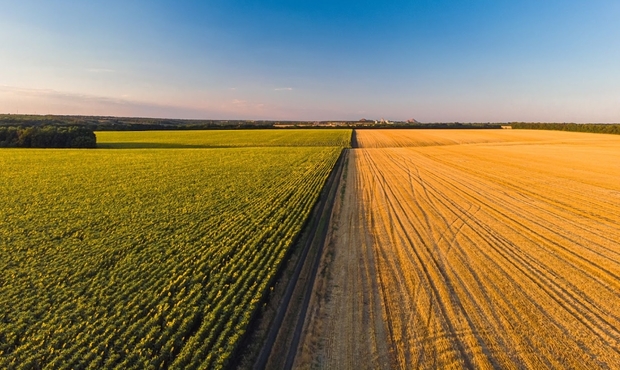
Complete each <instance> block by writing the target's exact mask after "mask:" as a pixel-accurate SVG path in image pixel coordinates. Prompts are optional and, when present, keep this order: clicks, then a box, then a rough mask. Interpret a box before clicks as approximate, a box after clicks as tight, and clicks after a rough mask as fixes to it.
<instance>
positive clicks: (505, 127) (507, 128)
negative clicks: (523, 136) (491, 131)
mask: <svg viewBox="0 0 620 370" xmlns="http://www.w3.org/2000/svg"><path fill="white" fill-rule="evenodd" d="M502 128H503V129H506V130H512V126H502Z"/></svg>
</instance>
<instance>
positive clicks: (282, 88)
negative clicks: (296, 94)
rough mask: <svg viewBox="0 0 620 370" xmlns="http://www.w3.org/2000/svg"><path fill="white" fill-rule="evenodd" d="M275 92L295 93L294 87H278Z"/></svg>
mask: <svg viewBox="0 0 620 370" xmlns="http://www.w3.org/2000/svg"><path fill="white" fill-rule="evenodd" d="M274 90H275V91H293V88H292V87H276V88H275V89H274Z"/></svg>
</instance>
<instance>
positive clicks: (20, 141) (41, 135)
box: [0, 126, 97, 148]
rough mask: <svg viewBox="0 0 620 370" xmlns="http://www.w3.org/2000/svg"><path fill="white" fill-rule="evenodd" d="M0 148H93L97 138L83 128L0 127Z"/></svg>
mask: <svg viewBox="0 0 620 370" xmlns="http://www.w3.org/2000/svg"><path fill="white" fill-rule="evenodd" d="M0 147H4V148H6V147H14V148H95V147H97V138H96V136H95V133H94V132H93V130H92V129H89V128H87V127H83V126H29V127H24V126H0Z"/></svg>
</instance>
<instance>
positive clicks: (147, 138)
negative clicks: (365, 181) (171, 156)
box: [97, 129, 351, 148]
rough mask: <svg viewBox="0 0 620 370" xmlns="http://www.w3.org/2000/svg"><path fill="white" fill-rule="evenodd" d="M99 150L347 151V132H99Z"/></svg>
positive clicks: (334, 130) (308, 130)
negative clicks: (300, 148)
mask: <svg viewBox="0 0 620 370" xmlns="http://www.w3.org/2000/svg"><path fill="white" fill-rule="evenodd" d="M97 139H98V145H99V147H101V148H192V147H194V148H227V147H267V146H340V147H350V139H351V130H350V129H329V130H327V129H324V130H321V129H315V130H310V129H286V130H276V129H267V130H201V131H100V132H97Z"/></svg>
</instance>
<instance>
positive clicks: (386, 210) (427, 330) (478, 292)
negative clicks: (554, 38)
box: [295, 130, 620, 369]
mask: <svg viewBox="0 0 620 370" xmlns="http://www.w3.org/2000/svg"><path fill="white" fill-rule="evenodd" d="M357 141H358V143H359V145H360V146H361V147H362V148H361V149H352V150H350V151H349V158H348V161H349V165H348V170H347V176H346V179H345V181H344V182H343V185H344V186H345V190H344V193H343V194H342V197H341V198H340V200H341V203H340V204H337V205H336V207H335V210H334V211H335V214H334V219H333V223H332V226H333V228H332V230H331V234H330V237H329V240H328V242H329V244H328V245H327V246H326V249H325V254H324V258H323V269H324V271H323V273H322V275H321V276H320V277H319V279H318V280H317V284H316V285H315V292H314V297H313V302H312V305H311V307H310V310H309V312H310V314H309V316H308V317H309V319H308V320H307V322H306V331H305V336H304V338H302V344H301V346H300V348H299V351H298V355H297V358H296V362H295V367H297V368H309V367H317V368H334V369H348V368H403V369H405V368H446V367H454V368H463V367H467V368H498V367H499V368H532V369H539V368H589V369H594V368H614V367H617V366H619V364H620V329H619V328H620V227H619V224H620V180H619V179H620V137H617V136H611V135H598V134H580V133H566V132H545V131H517V130H514V131H508V130H505V131H499V130H497V131H467V132H465V131H451V130H446V131H439V130H432V131H403V130H398V131H396V130H394V131H363V130H358V131H357Z"/></svg>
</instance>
